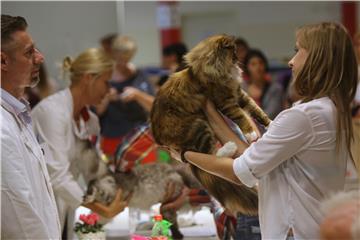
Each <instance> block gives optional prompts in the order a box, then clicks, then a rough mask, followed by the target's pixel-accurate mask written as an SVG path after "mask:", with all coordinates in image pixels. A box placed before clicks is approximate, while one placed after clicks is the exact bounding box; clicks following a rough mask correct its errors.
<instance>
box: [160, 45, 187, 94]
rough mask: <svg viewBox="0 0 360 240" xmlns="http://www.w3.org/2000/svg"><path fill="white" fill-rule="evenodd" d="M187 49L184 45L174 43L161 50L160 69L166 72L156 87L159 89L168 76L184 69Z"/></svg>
mask: <svg viewBox="0 0 360 240" xmlns="http://www.w3.org/2000/svg"><path fill="white" fill-rule="evenodd" d="M187 52H188V49H187V47H186V45H185V44H184V43H174V44H171V45H169V46H167V47H165V48H163V50H162V67H163V68H164V69H166V70H167V71H168V73H167V74H164V75H162V76H161V77H160V79H159V81H158V82H157V87H161V86H162V85H163V84H164V83H165V82H166V81H167V80H168V79H169V76H170V75H171V74H172V73H174V72H178V71H181V70H183V69H184V68H186V64H185V61H184V58H183V57H184V55H185V54H186V53H187Z"/></svg>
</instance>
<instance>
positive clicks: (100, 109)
mask: <svg viewBox="0 0 360 240" xmlns="http://www.w3.org/2000/svg"><path fill="white" fill-rule="evenodd" d="M117 100H119V95H118V92H117V90H116V89H115V88H110V90H109V92H108V93H107V94H106V95H105V97H104V98H103V99H102V101H101V103H99V104H97V105H95V109H96V114H97V115H98V116H101V115H103V113H104V112H105V111H106V109H107V107H108V105H109V103H110V102H112V101H117Z"/></svg>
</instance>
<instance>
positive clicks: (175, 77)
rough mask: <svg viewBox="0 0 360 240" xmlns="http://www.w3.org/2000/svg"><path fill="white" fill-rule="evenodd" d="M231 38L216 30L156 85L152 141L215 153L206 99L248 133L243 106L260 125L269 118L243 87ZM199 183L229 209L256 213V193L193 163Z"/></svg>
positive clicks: (251, 129)
mask: <svg viewBox="0 0 360 240" xmlns="http://www.w3.org/2000/svg"><path fill="white" fill-rule="evenodd" d="M235 50H236V49H235V43H234V38H233V37H231V36H227V35H217V36H213V37H210V38H208V39H205V40H203V41H202V42H200V43H199V44H198V45H197V46H195V47H194V48H193V49H192V50H191V51H190V52H189V53H188V54H187V55H186V56H185V60H186V63H187V68H186V69H184V70H182V71H180V72H177V73H174V74H172V75H171V76H170V78H169V80H168V81H167V82H166V83H165V84H164V85H163V86H162V87H161V88H160V90H159V92H158V94H157V96H156V98H155V101H154V104H153V107H152V110H151V116H150V118H151V129H152V133H153V136H154V139H155V141H156V142H157V143H158V144H160V145H165V146H168V147H171V148H173V149H175V150H177V151H179V152H180V151H182V150H189V149H190V150H194V151H197V152H202V153H214V151H215V143H216V139H215V136H214V133H213V131H212V129H211V128H210V126H209V124H208V122H207V119H206V116H205V114H204V111H203V109H204V108H205V104H206V101H207V100H208V99H209V100H211V101H212V102H213V103H214V104H215V107H216V108H217V109H218V110H220V111H221V112H222V113H223V114H224V115H225V116H227V117H228V118H230V119H231V120H233V121H234V122H235V123H236V124H237V125H238V126H239V127H240V129H241V130H242V132H243V133H244V134H245V135H246V136H247V137H248V138H251V135H252V133H253V132H254V129H253V128H252V126H251V125H250V123H249V121H248V117H247V115H246V114H245V113H244V111H246V112H248V113H250V115H251V116H252V117H254V118H255V119H256V120H257V121H258V122H259V123H260V124H262V125H264V126H267V125H268V124H269V123H270V119H269V118H268V117H267V116H266V114H265V113H264V112H263V111H262V110H261V109H260V108H259V107H258V106H257V105H256V103H255V102H254V101H253V100H252V99H251V98H250V97H249V96H248V95H247V94H246V93H245V92H244V91H243V90H242V89H241V87H240V81H239V79H238V78H241V76H240V71H239V69H238V67H237V59H236V54H235ZM191 168H192V171H193V173H194V175H195V176H196V177H197V179H198V180H199V181H200V182H201V183H202V185H203V186H204V187H205V188H206V189H207V190H208V191H209V193H210V194H211V195H213V196H214V197H215V198H216V199H217V200H218V201H219V202H220V203H221V204H222V205H223V206H225V207H226V208H228V209H229V210H232V211H238V212H242V213H245V214H256V213H257V208H258V202H257V200H258V199H257V192H256V190H255V189H251V188H247V187H245V186H244V185H236V184H233V183H230V182H228V181H226V180H224V179H222V178H220V177H217V176H214V175H211V174H209V173H207V172H205V171H203V170H201V169H199V168H197V167H196V166H194V165H192V166H191Z"/></svg>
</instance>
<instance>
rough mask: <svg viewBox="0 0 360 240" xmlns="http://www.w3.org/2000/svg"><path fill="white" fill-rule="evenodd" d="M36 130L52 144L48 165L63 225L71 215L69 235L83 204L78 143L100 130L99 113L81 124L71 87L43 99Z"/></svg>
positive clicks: (37, 109) (36, 114) (36, 113)
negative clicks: (74, 106) (77, 120)
mask: <svg viewBox="0 0 360 240" xmlns="http://www.w3.org/2000/svg"><path fill="white" fill-rule="evenodd" d="M31 115H32V119H33V125H34V131H35V133H37V134H38V135H39V136H40V137H41V138H42V139H43V140H44V141H45V142H46V143H47V144H48V145H49V151H50V153H51V155H52V158H48V159H47V161H46V166H47V168H48V171H49V174H50V178H51V183H52V186H53V189H54V193H55V197H56V203H57V207H58V211H59V217H60V222H61V226H62V227H64V224H65V217H66V215H68V234H70V235H68V237H69V236H71V233H72V232H73V230H72V228H73V226H72V222H73V221H72V219H73V216H72V215H73V213H74V212H75V209H76V208H77V207H79V206H80V205H81V203H82V198H83V195H84V190H83V188H82V186H81V185H80V184H79V182H78V181H77V180H78V178H79V176H80V175H81V174H80V173H81V169H80V166H79V165H78V163H79V159H78V156H77V149H76V146H77V145H76V143H77V142H78V141H80V140H79V139H87V138H88V137H89V136H91V135H97V134H98V133H99V132H100V125H99V120H98V118H97V116H96V115H95V114H94V113H91V112H89V115H90V116H89V117H90V118H89V120H88V121H86V122H85V121H84V120H83V119H82V118H80V124H79V127H77V125H76V122H75V121H74V120H73V98H72V95H71V92H70V89H69V88H66V89H64V90H62V91H59V92H57V93H55V94H53V95H51V96H49V97H47V98H45V99H44V100H42V101H41V102H40V103H39V104H38V105H36V106H35V108H34V109H33V110H32V112H31Z"/></svg>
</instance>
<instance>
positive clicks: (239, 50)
mask: <svg viewBox="0 0 360 240" xmlns="http://www.w3.org/2000/svg"><path fill="white" fill-rule="evenodd" d="M235 44H236V57H237V59H238V64H239V67H240V68H241V69H243V68H244V60H245V57H246V54H247V53H248V52H249V50H250V47H249V44H248V43H247V41H246V40H245V39H244V38H242V37H237V38H236V39H235Z"/></svg>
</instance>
